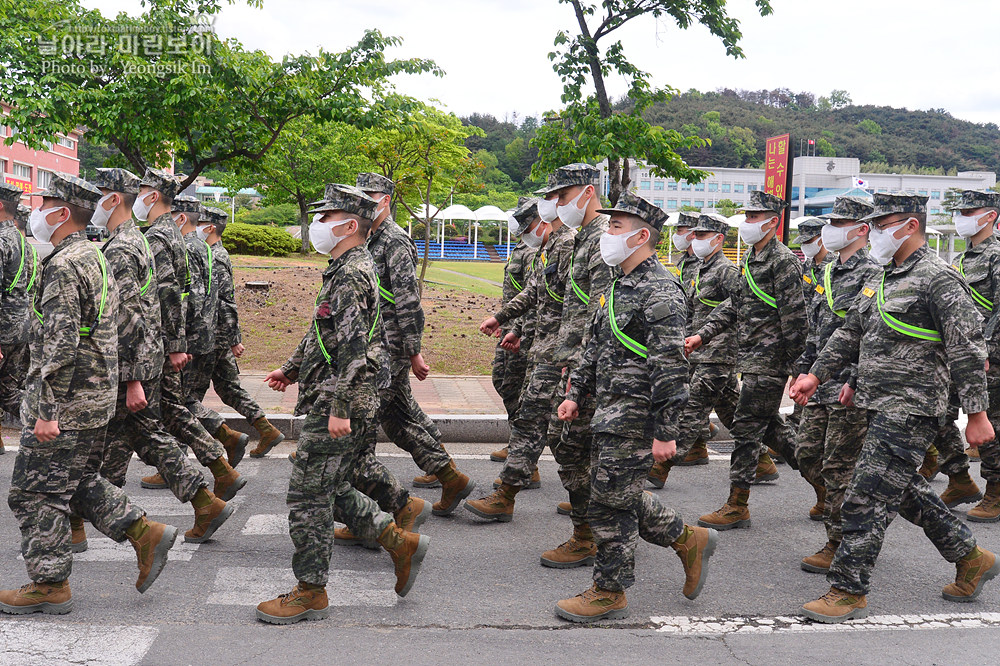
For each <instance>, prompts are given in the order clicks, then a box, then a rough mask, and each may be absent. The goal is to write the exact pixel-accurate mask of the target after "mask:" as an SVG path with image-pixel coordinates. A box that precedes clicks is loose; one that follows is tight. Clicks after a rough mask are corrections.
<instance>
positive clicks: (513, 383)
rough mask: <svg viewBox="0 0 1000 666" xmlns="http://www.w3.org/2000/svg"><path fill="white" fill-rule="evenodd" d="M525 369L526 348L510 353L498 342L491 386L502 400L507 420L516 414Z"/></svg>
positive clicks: (494, 356)
mask: <svg viewBox="0 0 1000 666" xmlns="http://www.w3.org/2000/svg"><path fill="white" fill-rule="evenodd" d="M527 369H528V354H527V350H525V349H522V350H521V351H520V352H518V353H517V354H511V353H510V352H509V351H507V350H506V349H504V348H503V347H501V346H500V345H499V344H498V345H497V348H496V352H495V353H494V354H493V369H492V376H493V388H495V389H496V390H497V393H498V394H499V395H500V399H501V400H503V407H504V409H505V410H506V411H507V420H508V421H513V420H514V417H515V416H517V408H518V407H519V406H520V405H521V389H522V388H524V375H525V373H526V371H527Z"/></svg>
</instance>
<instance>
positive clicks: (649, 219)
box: [597, 192, 667, 231]
mask: <svg viewBox="0 0 1000 666" xmlns="http://www.w3.org/2000/svg"><path fill="white" fill-rule="evenodd" d="M597 212H598V213H603V214H605V215H614V214H615V213H628V214H630V215H635V216H637V217H639V218H641V219H642V221H643V222H645V223H646V224H648V225H649V226H651V227H653V228H654V229H656V230H657V231H660V230H662V229H663V225H664V224H665V223H666V221H667V214H666V212H664V210H663V209H662V208H660V207H659V206H654V205H653V204H652V203H650V202H649V201H648V200H646V199H643V198H642V197H640V196H639V195H637V194H632V193H631V192H622V195H621V196H620V197H618V203H616V204H615V207H614V208H602V209H600V210H599V211H597Z"/></svg>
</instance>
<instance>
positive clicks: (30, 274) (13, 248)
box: [0, 183, 39, 453]
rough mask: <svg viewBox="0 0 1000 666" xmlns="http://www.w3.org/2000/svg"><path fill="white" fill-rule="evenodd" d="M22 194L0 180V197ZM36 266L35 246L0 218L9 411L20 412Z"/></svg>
mask: <svg viewBox="0 0 1000 666" xmlns="http://www.w3.org/2000/svg"><path fill="white" fill-rule="evenodd" d="M22 194H23V192H22V191H21V189H20V188H18V187H14V186H13V185H7V184H6V183H0V199H3V200H4V201H6V202H10V203H12V204H14V205H17V202H18V201H19V200H20V199H21V195H22ZM38 268H39V261H38V253H37V251H36V250H35V246H34V245H32V244H31V243H29V242H28V241H27V240H25V238H24V234H23V233H21V232H20V231H19V230H18V228H17V224H16V222H15V220H14V219H10V220H6V221H4V222H0V352H2V353H3V358H0V409H2V410H3V411H5V412H7V413H8V414H12V415H17V414H19V413H20V410H21V397H22V396H23V394H24V377H25V375H26V374H27V372H28V293H30V291H31V288H32V287H33V286H34V282H35V281H36V280H37V276H38ZM2 452H3V444H2V443H0V453H2Z"/></svg>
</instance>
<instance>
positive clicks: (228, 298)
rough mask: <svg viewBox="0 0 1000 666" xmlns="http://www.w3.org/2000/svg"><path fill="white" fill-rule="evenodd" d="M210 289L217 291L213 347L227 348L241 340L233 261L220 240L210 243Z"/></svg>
mask: <svg viewBox="0 0 1000 666" xmlns="http://www.w3.org/2000/svg"><path fill="white" fill-rule="evenodd" d="M212 259H213V263H212V266H213V274H212V289H215V290H217V291H218V293H219V309H218V311H217V312H216V313H215V348H216V349H229V348H230V347H235V346H236V345H238V344H240V343H241V342H243V334H242V333H241V332H240V315H239V311H238V309H237V307H236V283H235V281H234V280H233V262H232V261H231V260H230V259H229V252H227V251H226V248H224V247H223V246H222V241H221V240H220V241H218V242H216V243H215V244H214V245H212Z"/></svg>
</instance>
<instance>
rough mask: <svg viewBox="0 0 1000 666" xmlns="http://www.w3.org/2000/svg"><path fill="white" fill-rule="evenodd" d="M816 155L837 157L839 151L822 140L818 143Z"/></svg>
mask: <svg viewBox="0 0 1000 666" xmlns="http://www.w3.org/2000/svg"><path fill="white" fill-rule="evenodd" d="M816 154H817V155H822V156H823V157H836V156H837V150H836V148H834V147H833V144H832V143H830V142H829V141H827V140H826V139H823V138H821V139H818V140H817V141H816Z"/></svg>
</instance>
